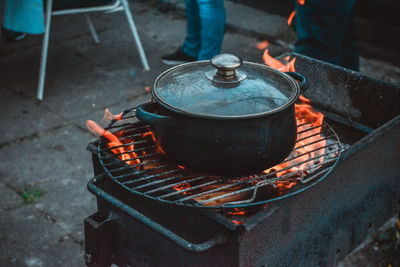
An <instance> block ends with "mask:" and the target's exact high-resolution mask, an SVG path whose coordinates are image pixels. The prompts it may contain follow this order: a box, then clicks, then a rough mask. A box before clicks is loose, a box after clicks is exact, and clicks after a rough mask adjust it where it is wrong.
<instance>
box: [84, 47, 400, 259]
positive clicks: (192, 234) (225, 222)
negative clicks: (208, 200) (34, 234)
mask: <svg viewBox="0 0 400 267" xmlns="http://www.w3.org/2000/svg"><path fill="white" fill-rule="evenodd" d="M296 57H297V60H296V67H297V66H298V68H297V71H298V72H299V73H301V74H303V75H304V76H306V77H307V78H308V79H309V81H310V89H309V91H308V92H307V95H306V97H309V98H310V99H311V101H312V102H313V103H316V106H317V107H318V108H320V109H322V110H324V111H325V113H326V114H325V115H326V117H327V119H328V120H329V119H331V120H332V122H333V127H334V129H335V130H336V132H337V133H338V135H339V137H340V138H341V140H343V141H345V142H346V143H348V144H350V147H349V148H348V149H346V150H345V151H344V152H343V153H342V156H341V159H340V162H339V163H338V164H337V166H336V167H335V168H334V170H333V171H332V172H331V173H330V174H329V175H328V177H326V179H325V180H324V181H322V182H321V183H319V184H318V185H316V186H314V187H312V188H310V189H308V190H307V191H305V192H302V193H300V194H297V195H295V196H293V197H288V198H285V199H282V200H280V201H275V202H273V203H271V204H269V205H267V206H261V207H258V208H257V209H256V210H253V211H252V212H250V213H249V214H248V215H246V216H245V217H243V218H241V224H236V223H234V222H233V221H232V219H233V218H232V217H228V216H226V215H224V210H222V209H219V210H218V209H199V208H191V207H184V206H176V205H170V204H168V203H162V202H159V201H156V200H152V199H148V198H144V197H142V196H140V195H135V194H132V193H131V192H128V191H127V190H125V189H124V188H122V187H121V186H119V185H118V184H117V183H115V182H114V181H112V179H110V178H109V177H108V176H107V174H106V173H105V172H104V171H103V169H102V167H101V166H100V164H99V162H98V158H97V155H96V154H93V164H94V170H95V178H94V179H93V180H91V181H90V182H89V184H88V188H89V191H90V192H91V193H93V194H94V195H95V196H96V197H97V202H98V212H97V213H95V214H93V215H91V216H89V217H88V218H86V219H85V259H86V263H87V265H88V266H110V265H111V264H112V263H115V264H117V265H119V266H288V265H289V266H292V265H295V266H315V265H334V264H335V263H337V262H338V261H339V260H340V259H342V258H343V257H344V256H345V255H347V254H348V253H349V252H350V251H351V250H352V249H354V248H355V247H356V246H357V244H359V243H360V242H361V241H362V240H363V239H364V238H365V237H366V236H367V235H368V234H369V233H372V232H374V231H375V230H376V228H377V227H379V226H380V225H381V224H382V223H383V222H385V221H386V220H387V219H388V218H389V217H390V216H392V215H393V214H394V213H395V211H396V208H397V203H398V201H399V199H400V165H399V162H400V138H399V136H400V115H399V114H400V110H399V107H398V106H394V105H393V102H396V101H397V103H400V88H398V87H395V86H392V85H390V84H385V83H382V82H379V81H375V80H373V79H370V78H368V77H365V76H360V75H359V74H358V73H355V72H352V71H349V70H345V69H342V68H338V67H336V66H333V65H329V64H326V63H323V62H320V61H317V60H313V59H310V58H307V57H303V56H300V55H296ZM316 69H317V70H318V71H316ZM324 90H325V91H324ZM332 90H336V91H337V92H338V93H337V95H336V96H335V95H334V94H332V97H331V98H330V97H329V96H330V93H329V92H331V91H332ZM323 92H325V101H323V98H322V97H320V96H322V95H324V93H323ZM380 96H381V97H380ZM346 97H348V99H344V98H346ZM353 97H357V99H356V100H354V101H353V100H352V99H353ZM359 98H361V99H362V101H361V100H359ZM350 100H351V101H350ZM349 103H350V104H349ZM349 105H350V106H349ZM351 105H354V106H351ZM327 114H328V115H329V116H328V115H327ZM348 118H351V119H350V120H349V119H348ZM356 121H357V122H356ZM371 129H372V131H371Z"/></svg>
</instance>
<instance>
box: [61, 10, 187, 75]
mask: <svg viewBox="0 0 400 267" xmlns="http://www.w3.org/2000/svg"><path fill="white" fill-rule="evenodd" d="M145 7H146V8H149V6H148V5H146V6H145ZM104 16H107V15H101V17H104ZM99 17H100V15H99ZM166 20H168V24H169V25H168V27H169V28H173V29H176V31H166V28H165V24H164V23H163V21H166ZM135 22H136V26H137V28H138V32H139V35H140V39H141V40H142V44H143V46H144V50H145V52H146V55H147V57H148V61H149V62H150V63H151V64H150V68H151V71H150V72H151V73H158V72H161V71H162V70H164V69H165V68H166V66H165V65H163V64H162V63H161V61H160V58H161V56H162V55H163V54H165V53H170V52H172V51H174V50H175V49H176V48H177V47H178V46H179V45H181V44H182V43H183V40H184V38H185V27H186V26H185V25H186V22H185V20H184V19H171V15H167V14H162V13H160V12H157V11H156V10H148V11H147V12H146V13H144V14H138V15H136V16H135ZM90 38H91V37H90V36H86V37H85V38H75V39H71V40H66V41H64V42H62V43H63V45H64V46H65V47H68V49H70V50H71V51H73V52H74V53H79V54H81V55H82V57H84V58H85V59H86V60H88V61H90V62H92V63H94V64H96V66H99V67H101V68H103V69H105V70H108V71H112V72H113V73H114V74H115V73H118V74H121V75H122V76H124V77H127V78H134V79H137V78H140V77H141V76H143V73H142V65H141V62H140V58H139V54H138V52H137V49H136V45H135V42H134V39H133V37H132V34H131V32H130V30H129V28H128V25H121V27H119V28H114V29H112V30H107V31H104V32H102V33H100V34H99V38H100V39H101V43H100V44H99V45H93V44H92V42H91V40H90ZM104 51H107V53H104ZM116 59H118V60H116ZM159 68H160V71H159ZM132 72H133V73H132Z"/></svg>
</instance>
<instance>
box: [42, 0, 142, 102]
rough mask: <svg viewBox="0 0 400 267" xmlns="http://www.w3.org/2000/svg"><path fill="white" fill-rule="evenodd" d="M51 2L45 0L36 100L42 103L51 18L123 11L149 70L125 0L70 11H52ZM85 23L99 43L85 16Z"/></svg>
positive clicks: (90, 23) (91, 25)
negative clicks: (44, 19)
mask: <svg viewBox="0 0 400 267" xmlns="http://www.w3.org/2000/svg"><path fill="white" fill-rule="evenodd" d="M52 7H53V0H47V3H46V13H45V16H46V21H45V32H44V37H43V45H42V56H41V60H40V70H39V85H38V91H37V99H38V100H40V101H42V99H43V92H44V80H45V75H46V63H47V51H48V46H49V36H50V24H51V16H58V15H69V14H78V13H90V12H106V13H111V12H116V11H124V12H125V15H126V18H127V20H128V24H129V27H130V29H131V31H132V34H133V38H134V40H135V43H136V47H137V49H138V52H139V55H140V60H141V61H142V65H143V68H144V69H145V70H150V67H149V64H148V62H147V58H146V54H145V53H144V50H143V46H142V43H141V42H140V38H139V34H138V32H137V29H136V26H135V22H134V21H133V17H132V14H131V12H130V10H129V5H128V1H127V0H115V1H114V2H113V3H112V4H109V5H102V6H96V7H85V8H72V9H63V10H57V11H53V9H52ZM86 21H87V23H88V26H89V30H90V33H91V34H92V37H93V40H94V42H95V43H96V44H97V43H99V42H100V41H99V38H98V36H97V33H96V30H95V28H94V26H93V24H92V22H91V20H90V18H89V16H88V15H87V14H86Z"/></svg>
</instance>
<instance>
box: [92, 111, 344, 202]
mask: <svg viewBox="0 0 400 267" xmlns="http://www.w3.org/2000/svg"><path fill="white" fill-rule="evenodd" d="M135 111H136V107H134V108H131V109H127V110H125V111H123V113H122V116H121V120H119V121H118V120H112V121H111V122H110V124H109V125H108V126H107V127H106V128H105V129H106V130H109V131H112V130H114V129H117V128H119V130H118V131H115V132H120V131H122V130H128V129H129V130H130V129H132V125H134V124H136V123H138V124H142V125H143V126H140V127H137V128H134V129H135V130H139V129H140V128H143V129H146V130H147V131H148V130H152V128H151V126H150V125H146V124H144V123H141V122H140V121H139V120H138V119H137V117H136V115H135ZM131 113H133V114H131ZM129 119H134V120H137V121H136V122H134V123H122V124H119V125H115V123H116V122H122V121H124V120H129ZM303 125H304V124H303ZM299 126H301V125H298V127H299ZM319 127H326V129H327V132H329V133H331V135H329V136H328V137H326V136H325V139H326V140H327V139H328V138H331V140H332V139H334V140H335V142H334V143H333V144H330V145H326V146H325V147H331V146H335V145H337V149H336V150H334V151H333V152H328V153H327V154H326V153H324V154H323V155H320V156H319V157H322V156H324V157H325V158H326V156H327V155H329V154H333V153H336V155H335V156H334V157H333V158H330V159H329V160H326V161H325V160H324V162H322V163H321V164H320V165H321V167H319V168H317V169H316V170H315V171H314V172H311V173H310V174H309V175H306V176H301V177H300V182H299V183H298V184H296V185H295V186H294V187H293V188H291V189H289V190H287V191H286V192H285V193H284V194H282V195H280V196H276V197H271V198H268V199H264V200H259V201H254V200H255V199H256V195H257V190H258V189H259V188H261V187H264V186H268V185H271V186H272V185H273V184H274V183H276V182H278V181H293V179H292V180H291V179H290V178H293V176H295V180H299V178H298V177H296V175H295V173H290V174H287V175H283V176H282V177H275V178H268V179H266V177H268V176H271V175H273V174H276V173H278V172H281V171H284V170H285V169H283V170H280V171H276V172H273V173H269V174H262V173H257V174H254V175H251V177H252V178H246V179H245V180H244V181H241V182H236V183H228V184H227V185H224V186H221V187H218V188H216V189H214V190H208V191H206V192H201V193H200V194H197V195H188V196H186V195H184V194H182V193H184V192H189V191H191V190H195V189H197V188H200V187H204V186H206V185H211V184H217V183H219V182H227V181H235V180H238V179H239V180H240V178H242V177H232V178H227V177H219V176H213V175H204V174H198V175H196V176H195V177H192V178H189V179H186V178H185V180H183V181H179V182H176V183H172V184H168V185H164V186H163V187H162V188H165V189H170V190H173V191H172V192H169V193H167V194H163V195H161V196H162V197H163V198H160V196H157V197H155V196H152V195H149V193H154V192H156V191H160V190H162V189H157V188H156V189H157V190H154V189H153V190H148V191H146V192H140V191H138V190H137V189H140V188H143V187H146V186H143V185H141V186H137V187H135V189H136V190H135V189H133V188H132V187H129V186H128V185H129V184H133V183H136V182H140V181H143V180H146V179H149V180H151V178H156V177H157V176H164V175H168V174H173V173H176V175H175V176H172V177H167V178H166V179H164V180H158V182H154V181H153V182H152V181H150V183H153V184H156V183H159V184H163V183H162V182H164V183H165V182H167V181H171V180H172V181H173V180H177V179H179V178H181V177H184V176H185V172H184V171H182V170H181V169H180V168H178V167H175V169H171V170H169V171H166V172H163V173H162V174H158V175H157V174H150V175H147V174H146V173H145V172H143V171H142V170H137V169H136V167H137V166H143V165H146V164H149V162H147V163H142V162H141V163H140V164H138V165H133V166H131V165H128V164H126V163H125V162H124V161H122V160H121V159H119V158H118V156H119V155H121V154H114V153H112V152H111V150H114V149H116V148H119V147H122V146H128V145H130V144H135V145H139V144H140V143H139V142H140V141H139V142H137V141H136V142H133V143H128V144H124V145H122V146H114V147H111V148H104V147H102V146H105V143H104V142H103V140H105V138H104V137H101V138H100V139H99V142H98V147H97V156H98V159H99V162H100V165H101V166H102V168H103V169H104V171H105V172H106V173H107V174H108V176H109V177H110V178H111V179H112V180H113V181H114V182H116V183H117V184H119V185H120V186H122V187H123V188H125V189H126V190H128V191H129V192H131V193H133V194H138V195H141V196H143V197H147V198H150V199H153V200H156V201H161V202H164V203H168V204H173V205H180V206H188V207H195V208H212V209H215V208H226V209H230V208H249V207H254V206H260V205H265V204H268V203H271V202H274V201H277V200H281V199H284V198H287V197H290V196H294V195H296V194H299V193H301V192H303V191H306V190H307V189H309V188H311V187H312V186H314V185H316V184H317V183H319V182H321V181H322V180H324V179H325V178H326V177H327V176H328V175H329V174H330V173H331V172H332V171H333V169H334V168H335V166H336V165H337V163H338V162H339V159H340V157H341V153H342V151H343V150H344V147H343V145H342V143H341V142H340V140H339V137H338V135H337V134H336V133H335V131H334V130H333V129H332V127H331V126H329V125H328V124H327V123H326V122H323V124H322V125H319V126H315V127H313V128H310V129H308V130H307V131H309V130H312V129H315V128H319ZM147 131H144V132H142V133H140V135H143V134H144V133H145V132H147ZM324 131H325V130H324ZM304 132H305V131H304ZM321 132H322V131H321ZM298 134H299V133H298ZM137 135H138V134H137ZM309 137H311V136H307V137H306V138H309ZM306 138H304V139H306ZM298 141H299V140H298ZM320 141H322V139H320V140H318V141H314V142H311V143H309V144H307V145H310V144H312V143H316V142H320ZM144 142H147V141H144ZM150 147H152V148H153V149H155V148H156V145H155V143H154V142H153V145H152V146H149V147H146V149H149V148H150ZM320 149H321V148H320ZM142 150H144V149H141V148H139V149H134V150H133V151H134V152H138V151H142ZM317 150H319V149H317ZM107 151H110V152H107ZM104 152H105V153H106V156H105V155H104ZM131 152H132V151H126V152H124V153H131ZM311 152H312V151H311ZM124 153H122V154H124ZM158 153H159V152H158ZM155 154H157V153H155ZM155 154H150V155H147V156H138V157H137V158H138V159H141V158H145V157H151V156H154V155H155ZM302 155H304V154H302ZM302 155H300V156H297V157H296V158H298V157H301V156H302ZM317 158H318V157H317ZM104 159H107V160H108V159H111V160H112V162H111V164H110V163H106V162H105V161H104ZM314 159H315V158H312V159H311V160H314ZM130 160H135V159H130ZM291 160H292V159H291ZM285 161H287V160H285ZM285 161H283V162H285ZM289 161H290V160H289ZM283 162H282V163H283ZM150 163H152V162H150ZM302 163H304V162H302ZM115 164H117V165H124V166H122V167H120V168H116V169H112V170H111V169H110V168H108V166H109V165H115ZM298 165H299V164H298ZM324 165H327V166H325V167H324ZM328 165H329V166H328ZM294 166H295V165H292V166H290V167H294ZM165 167H171V165H170V164H169V165H160V166H157V167H156V168H158V169H162V168H165ZM156 168H153V169H151V171H154V170H156ZM115 171H122V172H125V173H124V174H123V175H124V177H122V178H126V177H127V176H130V175H135V176H137V177H136V178H135V179H132V180H130V181H120V179H121V177H117V176H115V175H113V174H112V172H115ZM127 171H128V172H127ZM187 174H188V173H186V175H187ZM189 174H190V175H193V174H195V173H194V172H191V173H189ZM146 175H147V176H146ZM212 177H214V178H215V177H219V179H218V180H214V179H213V178H212ZM254 177H255V178H254ZM201 179H204V180H206V181H207V179H208V180H211V181H209V182H206V183H204V184H201V185H198V186H194V187H190V188H188V189H184V190H182V191H177V190H175V189H173V186H176V185H179V184H183V183H188V182H193V181H196V180H201ZM256 180H259V181H258V182H257V183H256V184H255V185H253V186H250V187H248V188H243V189H241V190H236V191H232V192H230V193H228V194H224V195H223V196H217V197H214V198H212V199H209V200H207V201H201V202H196V201H194V200H192V199H194V198H196V197H199V196H201V195H206V194H209V193H212V192H216V191H219V190H221V189H225V188H229V187H234V186H237V185H240V184H249V183H251V182H254V181H256ZM147 186H149V184H147ZM250 188H252V189H250ZM250 190H253V193H252V197H251V198H250V199H247V200H240V201H234V202H226V203H223V204H221V205H204V204H205V203H207V202H211V201H213V200H214V201H215V200H218V199H221V198H226V197H229V196H232V195H235V194H238V193H241V192H245V191H250ZM173 195H182V196H183V197H182V198H179V199H177V200H175V201H171V200H167V199H164V198H166V197H170V196H173Z"/></svg>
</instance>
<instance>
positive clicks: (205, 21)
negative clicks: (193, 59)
mask: <svg viewBox="0 0 400 267" xmlns="http://www.w3.org/2000/svg"><path fill="white" fill-rule="evenodd" d="M197 2H198V4H199V12H200V24H201V47H200V51H199V53H198V55H197V59H198V60H205V59H211V58H212V57H213V56H215V55H217V54H219V53H220V51H221V47H222V41H223V39H224V30H225V21H226V16H225V6H224V1H223V0H197Z"/></svg>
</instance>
